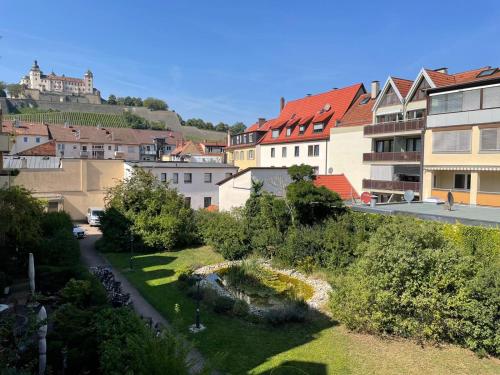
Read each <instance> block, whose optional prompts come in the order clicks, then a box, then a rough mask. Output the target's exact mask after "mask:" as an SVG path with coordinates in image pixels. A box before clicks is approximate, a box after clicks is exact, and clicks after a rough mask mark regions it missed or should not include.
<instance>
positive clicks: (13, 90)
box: [6, 83, 24, 98]
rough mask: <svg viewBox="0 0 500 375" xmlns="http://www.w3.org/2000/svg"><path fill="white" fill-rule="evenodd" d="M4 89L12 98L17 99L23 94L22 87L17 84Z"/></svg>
mask: <svg viewBox="0 0 500 375" xmlns="http://www.w3.org/2000/svg"><path fill="white" fill-rule="evenodd" d="M6 88H7V91H8V92H9V95H10V96H11V97H12V98H19V96H20V95H21V94H22V93H23V92H24V87H23V85H20V84H18V83H11V84H8V85H7V87H6Z"/></svg>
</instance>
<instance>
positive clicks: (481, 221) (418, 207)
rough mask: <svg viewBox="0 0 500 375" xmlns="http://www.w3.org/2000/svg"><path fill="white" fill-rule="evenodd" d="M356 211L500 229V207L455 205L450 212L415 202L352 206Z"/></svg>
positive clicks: (433, 205) (429, 204)
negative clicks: (372, 206)
mask: <svg viewBox="0 0 500 375" xmlns="http://www.w3.org/2000/svg"><path fill="white" fill-rule="evenodd" d="M352 209H353V210H355V211H361V212H369V213H377V214H383V215H408V216H415V217H418V218H420V219H425V220H435V221H441V222H446V223H452V224H456V223H461V224H465V225H476V226H485V227H493V228H499V229H500V207H486V206H468V205H460V204H455V205H453V208H452V210H451V211H449V210H448V209H447V208H446V206H445V205H444V204H435V203H423V202H414V203H411V204H408V203H394V204H381V205H377V206H376V207H375V208H371V207H369V206H362V205H355V206H352Z"/></svg>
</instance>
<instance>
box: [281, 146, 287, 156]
mask: <svg viewBox="0 0 500 375" xmlns="http://www.w3.org/2000/svg"><path fill="white" fill-rule="evenodd" d="M281 157H282V158H286V147H282V148H281Z"/></svg>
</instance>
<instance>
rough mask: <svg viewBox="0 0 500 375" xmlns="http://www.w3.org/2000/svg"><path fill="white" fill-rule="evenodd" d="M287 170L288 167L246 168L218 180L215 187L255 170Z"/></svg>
mask: <svg viewBox="0 0 500 375" xmlns="http://www.w3.org/2000/svg"><path fill="white" fill-rule="evenodd" d="M279 169H281V170H288V167H248V168H245V169H243V170H241V171H239V172H238V173H235V174H233V175H231V176H229V177H226V178H225V179H223V180H220V181H219V182H217V183H216V185H219V186H220V185H223V184H225V183H226V182H228V181H229V180H232V179H233V178H236V177H238V176H241V175H242V174H245V173H247V172H251V171H255V170H274V171H275V170H279Z"/></svg>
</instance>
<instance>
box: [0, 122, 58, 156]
mask: <svg viewBox="0 0 500 375" xmlns="http://www.w3.org/2000/svg"><path fill="white" fill-rule="evenodd" d="M2 132H3V133H6V134H8V135H9V136H10V145H11V149H10V154H11V155H15V154H18V153H20V152H23V151H24V150H27V149H30V148H33V147H36V146H39V145H41V144H44V143H46V142H48V141H49V132H48V130H47V126H46V125H44V124H41V123H28V122H20V121H13V122H11V121H3V122H2Z"/></svg>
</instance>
